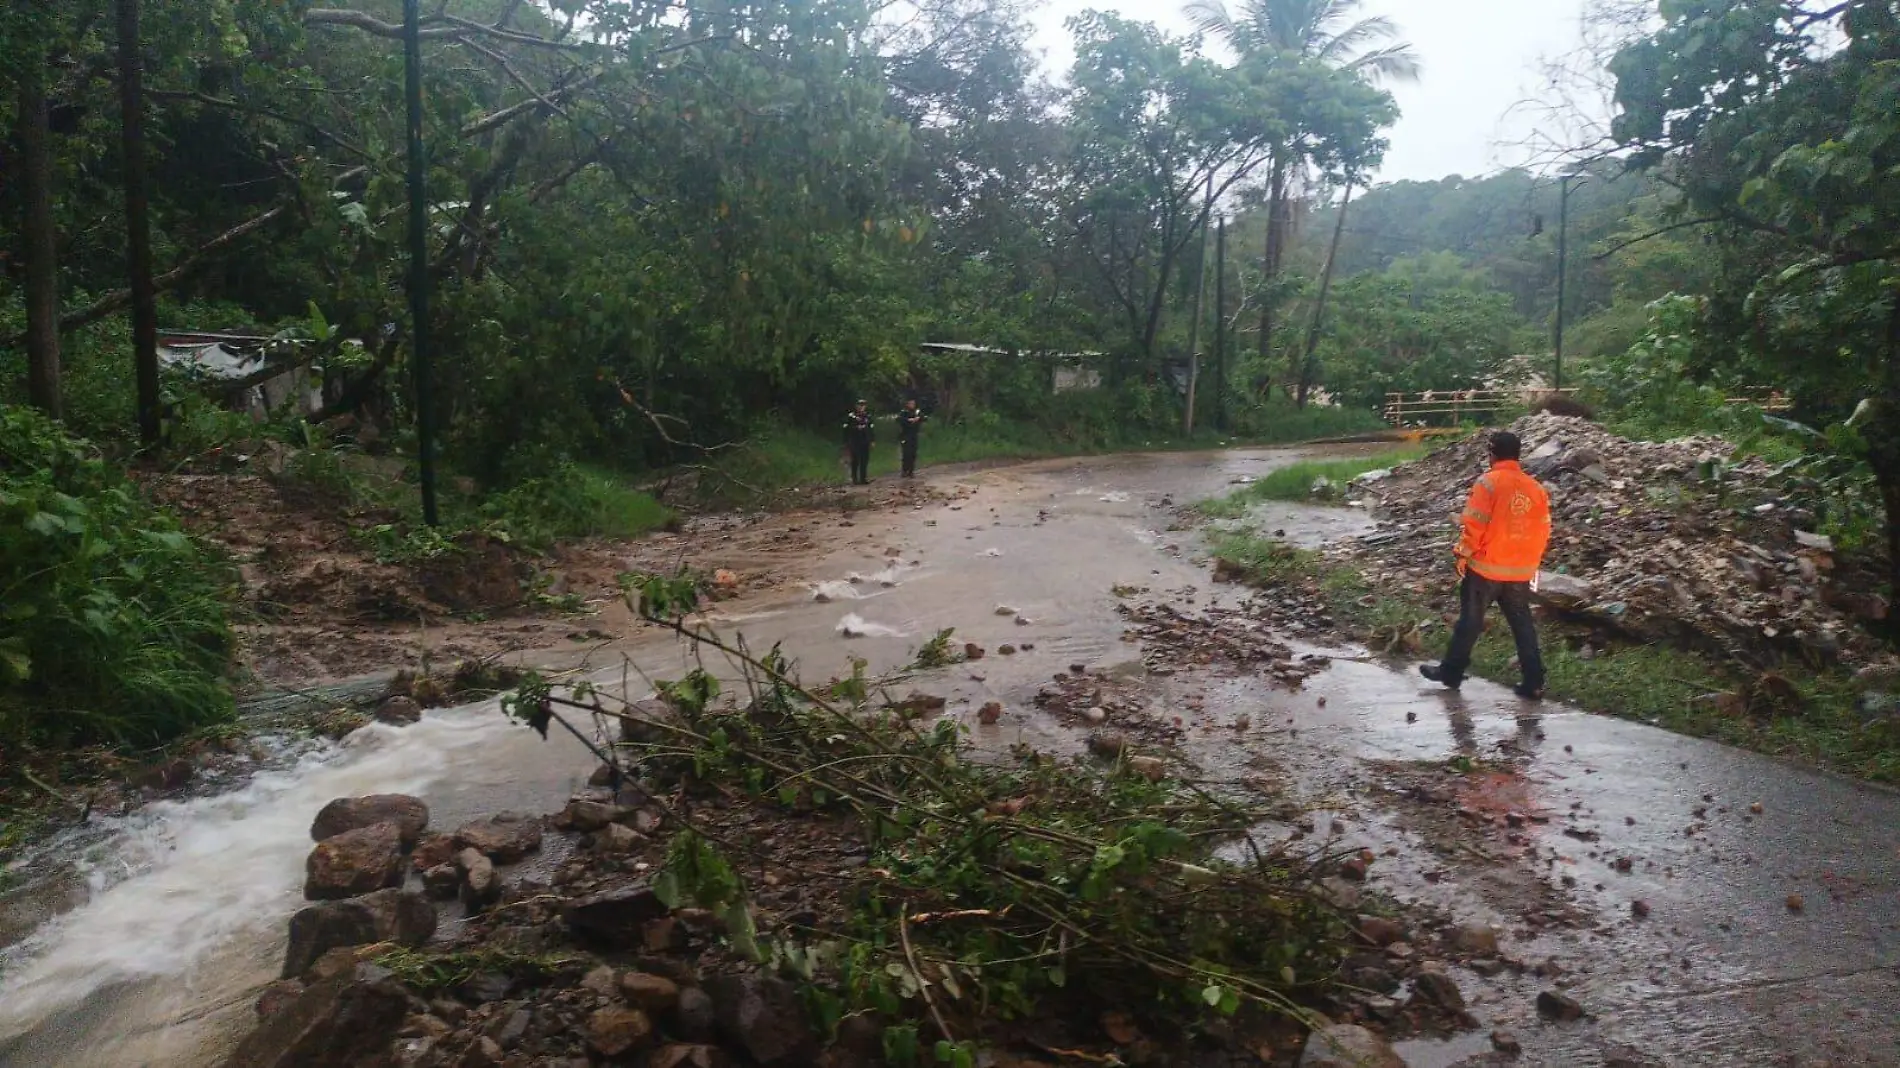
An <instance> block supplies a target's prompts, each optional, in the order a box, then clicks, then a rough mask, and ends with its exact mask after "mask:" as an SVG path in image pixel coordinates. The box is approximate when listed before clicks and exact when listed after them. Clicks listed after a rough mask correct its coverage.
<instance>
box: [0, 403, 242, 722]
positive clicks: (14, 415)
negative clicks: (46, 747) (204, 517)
mask: <svg viewBox="0 0 1900 1068" xmlns="http://www.w3.org/2000/svg"><path fill="white" fill-rule="evenodd" d="M230 579H231V576H230V574H229V572H228V570H227V569H226V568H225V567H224V566H223V565H222V564H221V563H219V562H218V561H216V560H214V559H212V558H211V557H209V556H208V555H207V554H206V553H205V552H204V551H203V550H202V549H201V548H200V547H199V546H198V545H197V544H196V543H195V542H193V540H192V539H191V538H190V537H189V536H188V535H187V534H185V532H184V531H183V530H182V529H181V528H180V527H179V525H178V522H177V521H176V520H175V519H174V518H172V517H171V516H169V515H167V514H165V513H164V512H161V511H158V510H156V509H154V508H152V507H151V506H150V505H148V504H147V503H146V502H145V501H144V500H143V499H142V498H141V497H140V496H139V495H138V494H137V493H136V492H135V490H134V488H133V487H132V485H131V484H130V483H129V482H127V481H126V480H125V479H124V478H123V477H122V476H121V475H120V474H119V473H118V472H117V471H115V470H113V469H111V468H109V467H108V466H107V465H106V464H105V462H104V461H102V460H100V459H99V458H98V457H97V456H95V455H94V454H93V452H92V451H91V449H90V448H89V447H88V446H87V445H86V444H85V443H84V442H82V441H79V440H77V439H74V438H71V437H68V436H67V435H66V434H65V433H64V432H62V431H61V430H60V429H59V428H58V427H57V426H55V425H54V424H53V423H52V422H50V421H49V420H47V419H46V418H44V417H43V416H41V415H40V414H39V413H37V412H34V411H31V410H29V409H25V408H17V407H0V739H5V740H6V741H8V742H11V743H15V744H22V743H73V744H90V743H109V744H128V743H137V744H151V743H155V742H162V741H166V740H168V739H171V738H175V737H177V736H179V735H181V734H184V733H186V732H188V731H191V730H194V729H196V728H199V727H203V726H206V725H208V724H211V723H215V722H218V721H220V720H223V719H226V718H228V717H229V716H230V715H231V714H232V701H231V694H230V690H229V687H228V686H227V683H226V677H225V672H226V667H227V665H228V662H229V657H230V653H231V632H230V628H229V626H228V625H227V622H226V618H225V604H226V599H227V598H228V596H229V594H230V590H231V581H230Z"/></svg>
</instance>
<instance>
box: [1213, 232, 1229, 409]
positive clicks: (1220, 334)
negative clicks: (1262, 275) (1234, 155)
mask: <svg viewBox="0 0 1900 1068" xmlns="http://www.w3.org/2000/svg"><path fill="white" fill-rule="evenodd" d="M1214 425H1215V426H1216V427H1218V428H1219V429H1220V430H1221V431H1222V432H1223V433H1225V432H1226V430H1227V216H1225V215H1223V216H1221V217H1220V222H1219V223H1218V224H1217V228H1216V229H1215V231H1214Z"/></svg>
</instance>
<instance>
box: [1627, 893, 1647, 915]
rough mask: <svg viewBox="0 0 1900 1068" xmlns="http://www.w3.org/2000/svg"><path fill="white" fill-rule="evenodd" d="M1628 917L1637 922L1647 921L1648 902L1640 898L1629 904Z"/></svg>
mask: <svg viewBox="0 0 1900 1068" xmlns="http://www.w3.org/2000/svg"><path fill="white" fill-rule="evenodd" d="M1630 915H1631V916H1634V917H1636V918H1637V919H1639V920H1642V919H1647V918H1648V917H1649V902H1647V901H1644V900H1643V899H1641V898H1637V899H1636V900H1635V901H1632V902H1630Z"/></svg>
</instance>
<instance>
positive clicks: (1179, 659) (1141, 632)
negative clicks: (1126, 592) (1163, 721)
mask: <svg viewBox="0 0 1900 1068" xmlns="http://www.w3.org/2000/svg"><path fill="white" fill-rule="evenodd" d="M1117 610H1118V611H1120V612H1121V615H1122V618H1124V619H1126V620H1128V622H1129V624H1130V627H1129V631H1128V633H1129V634H1130V635H1132V636H1134V637H1136V638H1139V639H1140V640H1141V641H1142V642H1143V643H1144V646H1145V648H1146V650H1147V652H1146V654H1145V658H1144V659H1145V661H1146V666H1147V668H1148V672H1149V673H1150V674H1154V675H1171V674H1173V673H1174V671H1175V670H1176V669H1177V668H1180V667H1208V666H1211V665H1214V664H1224V665H1227V666H1228V667H1234V668H1243V669H1246V670H1247V671H1248V672H1249V673H1251V674H1255V675H1264V676H1267V677H1270V678H1272V679H1274V680H1275V681H1277V682H1279V683H1281V684H1282V685H1285V686H1288V687H1291V688H1295V689H1297V688H1298V687H1299V686H1300V685H1301V684H1303V683H1304V682H1305V681H1306V680H1307V679H1309V678H1311V677H1313V676H1314V675H1317V674H1319V673H1320V672H1322V671H1324V670H1326V667H1327V665H1328V664H1329V663H1331V661H1329V660H1328V659H1327V658H1326V657H1323V656H1314V655H1305V656H1298V655H1295V654H1294V652H1293V650H1292V649H1289V648H1288V647H1287V646H1286V645H1284V644H1282V643H1281V642H1279V641H1276V640H1275V639H1274V638H1273V629H1272V627H1271V626H1270V625H1269V624H1268V623H1266V622H1263V621H1261V620H1260V619H1257V618H1255V617H1254V616H1253V615H1252V614H1251V613H1250V612H1247V611H1243V610H1235V609H1229V608H1219V607H1213V606H1210V607H1208V608H1207V609H1205V610H1203V611H1202V612H1200V613H1199V614H1194V615H1190V614H1188V613H1186V612H1183V611H1181V610H1179V609H1177V608H1175V607H1173V606H1172V605H1166V604H1141V605H1127V604H1123V605H1118V606H1117Z"/></svg>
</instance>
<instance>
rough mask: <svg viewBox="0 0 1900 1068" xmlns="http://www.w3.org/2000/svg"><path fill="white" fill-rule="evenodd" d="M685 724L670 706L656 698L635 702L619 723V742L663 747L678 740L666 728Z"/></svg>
mask: <svg viewBox="0 0 1900 1068" xmlns="http://www.w3.org/2000/svg"><path fill="white" fill-rule="evenodd" d="M682 726H685V724H684V723H683V722H682V721H681V719H680V714H679V712H678V711H677V710H675V709H674V708H673V706H672V705H670V704H668V703H667V702H665V701H663V700H661V699H660V698H657V697H649V698H646V699H645V700H641V701H635V702H634V703H633V705H632V706H631V707H629V708H628V709H627V715H626V716H625V717H624V718H622V719H621V721H620V740H621V741H623V742H633V743H635V744H638V745H664V744H667V743H669V742H674V741H677V740H678V739H679V735H677V734H675V733H674V732H673V731H671V730H668V729H667V728H668V727H682Z"/></svg>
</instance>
